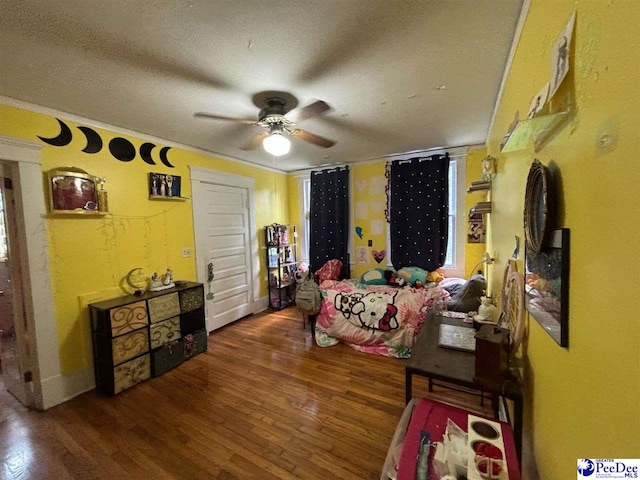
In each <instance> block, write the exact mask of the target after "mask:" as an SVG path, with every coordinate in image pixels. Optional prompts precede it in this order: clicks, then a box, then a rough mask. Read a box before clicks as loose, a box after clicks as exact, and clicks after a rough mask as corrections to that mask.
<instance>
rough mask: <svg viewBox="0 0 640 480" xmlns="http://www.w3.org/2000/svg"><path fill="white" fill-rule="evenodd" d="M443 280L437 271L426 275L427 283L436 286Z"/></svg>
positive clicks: (442, 276)
mask: <svg viewBox="0 0 640 480" xmlns="http://www.w3.org/2000/svg"><path fill="white" fill-rule="evenodd" d="M442 280H444V275H442V273H440V272H439V271H438V270H434V271H433V272H429V275H427V282H429V283H435V284H436V285H437V284H438V283H440V282H441V281H442Z"/></svg>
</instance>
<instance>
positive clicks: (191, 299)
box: [180, 287, 204, 312]
mask: <svg viewBox="0 0 640 480" xmlns="http://www.w3.org/2000/svg"><path fill="white" fill-rule="evenodd" d="M203 305H204V290H203V289H202V287H198V288H192V289H190V290H185V291H184V292H180V310H181V311H182V312H190V311H191V310H195V309H197V308H200V307H202V306H203Z"/></svg>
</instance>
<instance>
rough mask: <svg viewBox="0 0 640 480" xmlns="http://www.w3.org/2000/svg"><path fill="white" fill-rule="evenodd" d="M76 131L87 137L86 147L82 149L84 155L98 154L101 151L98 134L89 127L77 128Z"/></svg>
mask: <svg viewBox="0 0 640 480" xmlns="http://www.w3.org/2000/svg"><path fill="white" fill-rule="evenodd" d="M78 130H80V131H81V132H82V133H84V136H85V137H87V146H86V147H84V148H83V149H82V151H83V152H84V153H98V152H99V151H100V150H102V138H100V135H99V134H98V132H96V131H95V130H94V129H93V128H89V127H78Z"/></svg>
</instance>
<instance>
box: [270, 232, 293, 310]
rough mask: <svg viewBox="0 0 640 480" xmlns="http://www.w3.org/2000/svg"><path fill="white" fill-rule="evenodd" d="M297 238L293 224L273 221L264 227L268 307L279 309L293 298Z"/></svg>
mask: <svg viewBox="0 0 640 480" xmlns="http://www.w3.org/2000/svg"><path fill="white" fill-rule="evenodd" d="M297 240H298V233H297V232H296V227H295V225H281V224H279V223H274V224H272V225H267V226H266V227H265V245H266V247H265V249H266V251H267V285H268V288H269V307H270V308H274V309H276V310H281V309H283V308H285V307H287V306H289V305H291V304H292V303H293V301H294V300H295V292H296V280H295V272H296V270H297V269H298V257H297Z"/></svg>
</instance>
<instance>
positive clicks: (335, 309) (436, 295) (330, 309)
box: [315, 280, 449, 358]
mask: <svg viewBox="0 0 640 480" xmlns="http://www.w3.org/2000/svg"><path fill="white" fill-rule="evenodd" d="M320 290H321V292H322V307H321V308H320V312H319V313H318V314H317V315H316V318H315V339H316V343H317V344H318V345H319V346H321V347H330V346H333V345H336V344H337V343H339V342H343V343H345V344H347V345H349V346H350V347H352V348H354V349H355V350H359V351H362V352H366V353H373V354H378V355H385V356H388V357H395V358H409V357H410V356H411V349H412V348H413V344H414V341H415V338H416V336H417V335H418V333H419V332H420V328H421V327H422V322H423V321H424V319H425V318H426V316H427V314H428V313H429V311H431V310H434V309H442V308H443V306H444V305H445V303H446V302H447V300H448V299H449V292H447V291H446V290H444V289H442V288H440V287H437V286H432V287H426V288H411V287H404V288H395V287H390V286H386V285H365V284H362V283H360V282H358V281H356V280H341V281H335V280H325V281H324V282H322V283H321V284H320Z"/></svg>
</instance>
